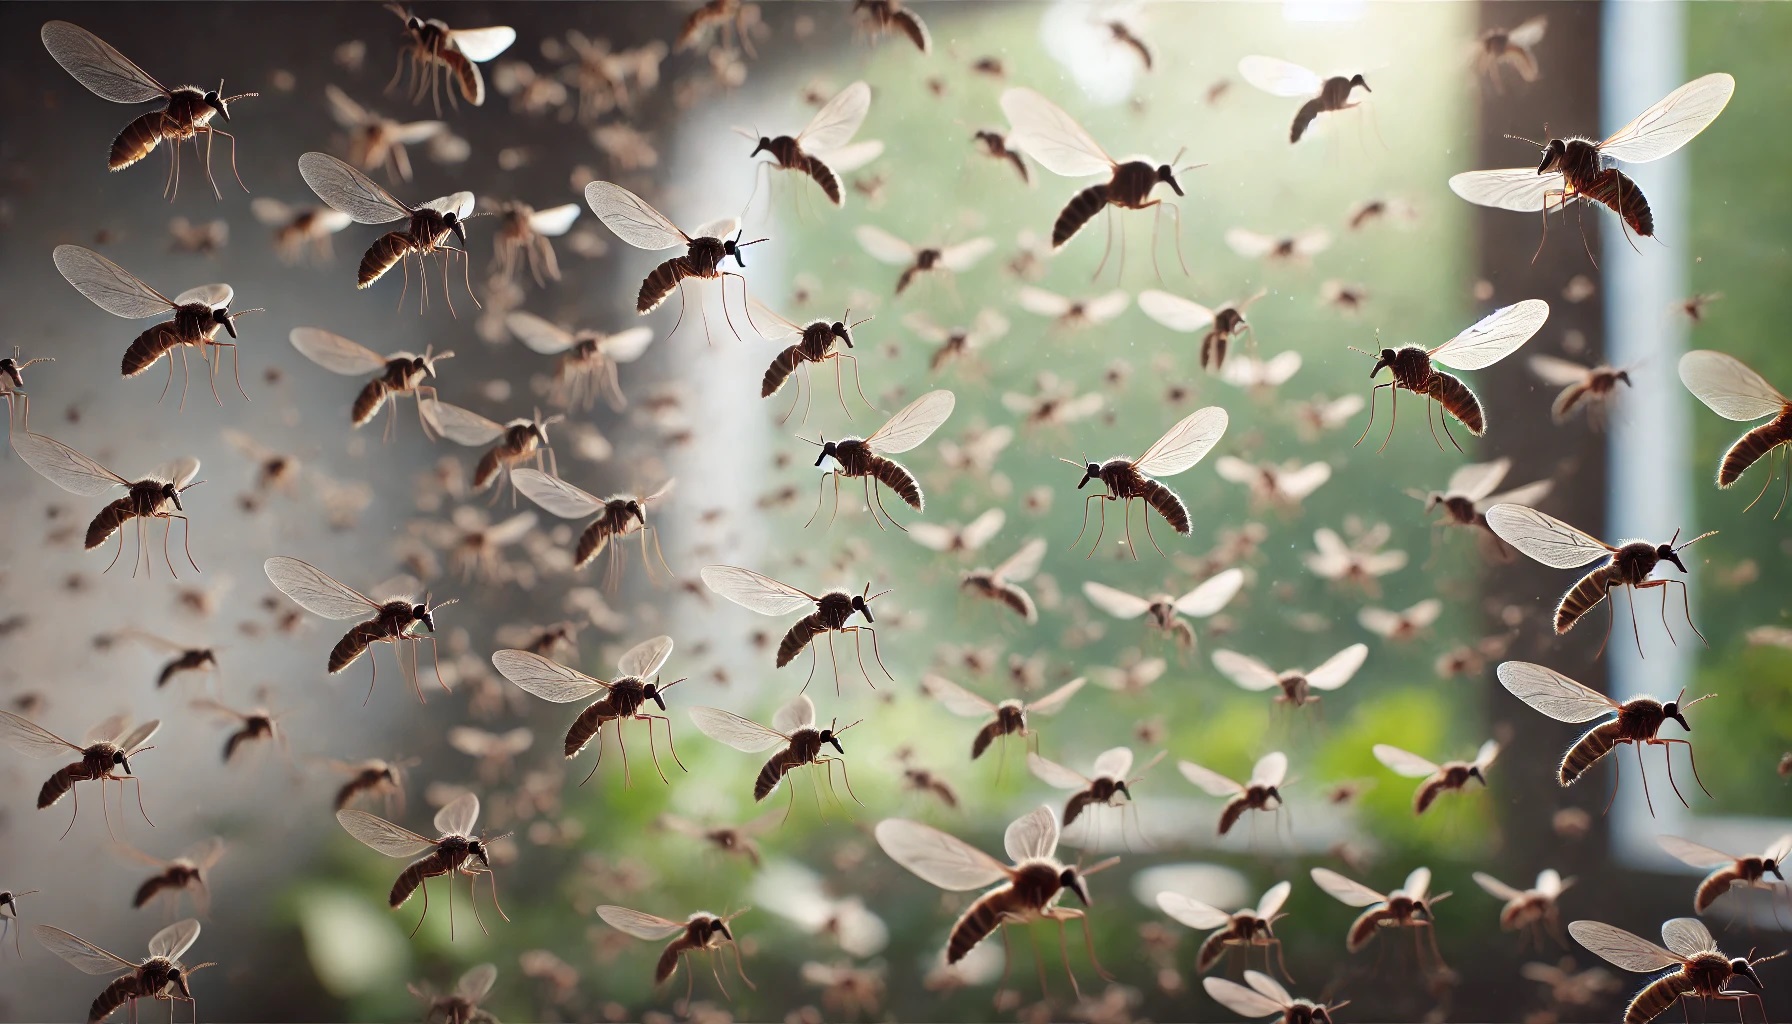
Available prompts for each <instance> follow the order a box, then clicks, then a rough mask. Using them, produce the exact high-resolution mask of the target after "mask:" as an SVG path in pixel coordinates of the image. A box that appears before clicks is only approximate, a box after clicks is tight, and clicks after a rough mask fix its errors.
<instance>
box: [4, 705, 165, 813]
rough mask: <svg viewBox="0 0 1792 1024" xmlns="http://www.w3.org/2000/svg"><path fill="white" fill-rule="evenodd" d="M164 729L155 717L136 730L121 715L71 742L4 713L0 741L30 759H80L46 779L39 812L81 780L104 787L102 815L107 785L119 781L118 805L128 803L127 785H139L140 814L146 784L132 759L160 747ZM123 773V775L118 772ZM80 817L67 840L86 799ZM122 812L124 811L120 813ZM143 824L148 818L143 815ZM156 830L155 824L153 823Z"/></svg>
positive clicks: (39, 797) (76, 799) (77, 799)
mask: <svg viewBox="0 0 1792 1024" xmlns="http://www.w3.org/2000/svg"><path fill="white" fill-rule="evenodd" d="M161 727H162V722H161V719H156V718H152V719H150V720H149V721H147V722H144V723H143V724H142V725H139V726H137V727H136V728H135V729H133V728H131V723H130V720H129V719H126V718H124V717H123V716H120V715H114V716H113V717H111V718H108V719H106V720H104V721H102V722H100V723H99V724H98V725H96V726H94V727H93V728H92V729H89V730H88V731H87V735H86V737H85V738H83V740H82V742H81V743H79V744H77V743H70V742H69V741H68V740H65V739H63V738H62V737H60V736H58V735H56V734H55V733H53V732H51V731H50V730H48V729H45V728H44V727H43V726H41V725H38V724H37V723H35V722H32V721H30V720H29V719H25V718H20V717H19V716H18V715H15V714H13V713H12V712H10V711H0V738H4V739H5V740H6V742H7V744H8V745H9V746H11V747H12V748H13V749H14V750H16V751H18V752H19V753H21V754H24V755H25V756H26V757H39V758H42V757H67V756H68V755H69V754H70V753H73V754H74V755H76V756H77V757H78V758H80V760H78V761H74V762H72V763H70V764H68V765H66V766H64V767H62V768H60V769H58V770H57V772H56V773H55V774H54V775H51V776H50V777H49V778H48V779H46V780H45V781H44V784H43V786H42V787H41V788H40V789H39V790H38V793H37V809H38V810H40V811H41V810H43V809H44V808H46V807H50V806H52V805H54V804H55V803H56V802H57V801H58V800H61V799H62V798H63V796H64V795H65V794H69V793H74V792H75V785H76V784H77V783H81V782H99V783H101V792H100V811H101V813H102V814H106V813H107V812H106V794H105V786H104V784H105V783H107V782H116V783H118V789H119V802H120V803H121V804H122V803H123V801H124V784H125V782H127V781H129V782H134V783H136V785H137V810H138V811H140V812H141V811H142V810H143V784H142V783H141V782H138V781H137V777H136V775H135V774H133V773H132V771H131V758H133V757H136V756H137V755H138V754H141V753H143V752H144V751H146V750H153V749H155V748H153V747H151V746H150V745H149V741H150V739H151V738H152V737H153V736H155V734H156V730H157V729H160V728H161ZM120 769H122V770H123V772H124V774H123V775H116V774H114V772H115V771H117V770H120ZM74 803H75V813H74V814H73V815H71V816H70V817H69V819H68V828H66V829H63V830H62V835H63V836H64V837H66V836H67V835H68V833H69V829H72V828H74V827H75V818H76V817H79V816H80V814H81V797H80V795H79V794H76V795H75V797H74ZM121 813H122V810H121ZM143 820H144V821H149V815H148V814H147V813H144V815H143ZM150 824H151V825H152V826H153V825H154V824H155V823H154V822H150ZM106 831H107V834H110V833H111V831H112V819H111V817H110V816H109V815H108V816H107V817H106Z"/></svg>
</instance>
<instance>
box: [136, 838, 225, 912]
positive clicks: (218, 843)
mask: <svg viewBox="0 0 1792 1024" xmlns="http://www.w3.org/2000/svg"><path fill="white" fill-rule="evenodd" d="M116 849H117V850H118V853H119V855H120V856H121V857H124V858H126V859H128V860H131V861H134V862H136V863H138V864H142V865H145V866H147V867H150V868H153V869H155V874H153V875H150V876H149V877H148V878H146V879H144V880H143V882H142V883H141V884H140V885H138V886H137V892H136V894H135V895H133V896H132V897H131V907H132V908H133V909H136V910H141V909H143V908H144V907H146V906H148V905H149V903H150V901H152V900H154V899H155V898H156V897H158V896H163V895H166V896H168V897H169V898H170V902H169V907H170V911H171V912H170V913H169V915H168V916H170V917H173V916H174V914H173V911H178V910H179V909H180V895H181V893H183V892H185V893H188V894H190V895H191V896H192V897H193V910H194V911H195V912H196V913H197V914H198V915H199V916H200V917H209V916H211V902H212V895H211V889H210V887H209V886H208V884H207V882H206V874H207V873H208V872H210V871H211V869H212V868H214V867H216V866H217V864H218V862H219V861H220V860H223V859H224V840H223V839H221V838H219V837H217V836H213V837H211V838H210V839H204V840H201V841H200V842H197V843H195V844H193V845H192V846H190V847H188V848H187V850H186V851H185V852H184V853H182V854H181V855H180V856H178V857H175V858H173V859H171V860H163V859H161V858H160V857H152V856H150V855H149V854H147V853H144V852H143V851H142V850H139V849H137V848H136V847H133V846H127V845H125V844H123V843H120V844H118V845H117V847H116Z"/></svg>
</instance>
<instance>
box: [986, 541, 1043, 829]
mask: <svg viewBox="0 0 1792 1024" xmlns="http://www.w3.org/2000/svg"><path fill="white" fill-rule="evenodd" d="M1044 558H1045V538H1043V537H1034V538H1033V539H1032V540H1029V541H1027V542H1026V543H1025V544H1022V545H1021V546H1020V550H1018V551H1016V552H1015V553H1014V554H1012V555H1009V556H1008V558H1007V560H1005V561H1003V562H1002V563H1001V564H999V565H997V566H996V567H995V568H993V569H972V570H971V571H970V572H967V573H965V574H964V575H963V576H961V577H959V580H958V587H959V589H960V590H963V591H965V592H966V593H970V594H975V595H977V596H978V597H981V598H984V599H985V600H989V601H994V602H996V603H997V604H1000V605H1003V606H1004V607H1006V608H1008V609H1009V610H1010V611H1012V612H1014V614H1016V615H1018V616H1020V617H1021V619H1022V621H1024V622H1026V623H1028V624H1029V625H1030V624H1032V623H1035V622H1038V621H1039V609H1038V608H1037V607H1036V606H1035V605H1034V603H1033V596H1032V595H1031V594H1029V593H1027V592H1026V590H1025V589H1023V588H1022V587H1021V584H1022V583H1025V582H1026V581H1027V580H1029V579H1032V577H1033V574H1034V573H1036V572H1038V571H1039V563H1040V561H1041V560H1043V559H1044ZM1065 824H1069V822H1068V821H1066V822H1065Z"/></svg>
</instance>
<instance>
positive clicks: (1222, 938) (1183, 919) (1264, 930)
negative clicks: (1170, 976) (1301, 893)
mask: <svg viewBox="0 0 1792 1024" xmlns="http://www.w3.org/2000/svg"><path fill="white" fill-rule="evenodd" d="M1293 890H1294V886H1293V884H1292V883H1290V882H1277V883H1276V884H1274V885H1272V886H1270V887H1269V888H1268V889H1266V890H1264V892H1263V895H1262V897H1260V898H1259V899H1258V900H1257V905H1256V906H1255V907H1243V908H1240V909H1238V910H1234V911H1231V912H1227V911H1224V910H1221V909H1219V908H1218V907H1212V906H1209V905H1207V904H1206V903H1202V902H1201V901H1200V900H1196V899H1192V898H1190V897H1188V896H1184V895H1183V894H1182V893H1179V892H1160V893H1158V894H1157V905H1158V908H1159V909H1161V910H1162V911H1163V912H1164V913H1166V914H1168V915H1170V916H1171V917H1172V918H1174V919H1175V920H1176V921H1177V922H1178V923H1180V924H1183V925H1186V926H1187V927H1190V928H1193V929H1195V930H1196V931H1204V932H1211V933H1212V934H1210V935H1208V936H1207V938H1206V939H1204V940H1202V942H1201V948H1200V950H1199V951H1197V952H1196V953H1195V972H1196V973H1197V974H1206V973H1207V972H1208V971H1210V970H1212V969H1213V968H1214V965H1215V964H1218V963H1219V962H1220V960H1221V959H1223V958H1224V957H1225V956H1226V954H1228V953H1230V952H1233V951H1234V950H1238V951H1241V955H1242V956H1243V957H1244V958H1245V962H1246V963H1247V964H1248V963H1249V962H1250V951H1251V949H1252V948H1253V947H1262V949H1263V969H1264V970H1266V971H1267V970H1271V969H1272V968H1271V967H1270V965H1269V954H1270V951H1271V950H1274V951H1275V954H1276V963H1277V964H1278V965H1279V966H1280V967H1281V971H1282V977H1284V978H1287V979H1288V980H1289V981H1291V982H1292V981H1293V980H1294V978H1293V976H1292V975H1290V974H1289V973H1288V964H1287V963H1286V962H1285V961H1284V960H1283V959H1282V940H1281V939H1278V938H1276V933H1275V923H1276V922H1277V921H1279V920H1281V919H1282V918H1284V917H1286V916H1287V915H1286V914H1283V913H1282V906H1283V905H1284V904H1286V903H1287V902H1288V894H1289V893H1290V892H1292V891H1293ZM1250 973H1252V974H1255V973H1256V972H1255V971H1252V972H1250ZM1250 1016H1255V1015H1250Z"/></svg>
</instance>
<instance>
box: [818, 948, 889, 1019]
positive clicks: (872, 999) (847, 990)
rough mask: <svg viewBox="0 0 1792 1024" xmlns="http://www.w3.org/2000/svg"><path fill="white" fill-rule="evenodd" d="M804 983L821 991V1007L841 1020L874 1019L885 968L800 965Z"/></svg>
mask: <svg viewBox="0 0 1792 1024" xmlns="http://www.w3.org/2000/svg"><path fill="white" fill-rule="evenodd" d="M800 973H801V976H802V979H803V981H804V982H806V983H808V984H810V985H814V986H816V987H818V988H820V989H821V1005H822V1008H823V1009H825V1010H827V1011H828V1012H830V1013H834V1014H838V1015H839V1016H840V1017H841V1018H842V1019H857V1018H859V1017H863V1016H866V1015H867V1014H869V1015H872V1016H875V1015H876V1014H877V1013H878V1012H879V1009H880V1008H881V1007H882V1005H883V1000H884V966H883V965H882V964H873V965H871V966H868V967H855V966H853V965H852V964H850V963H835V964H824V963H821V962H820V961H816V960H808V961H805V962H804V963H803V966H802V969H801V971H800Z"/></svg>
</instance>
